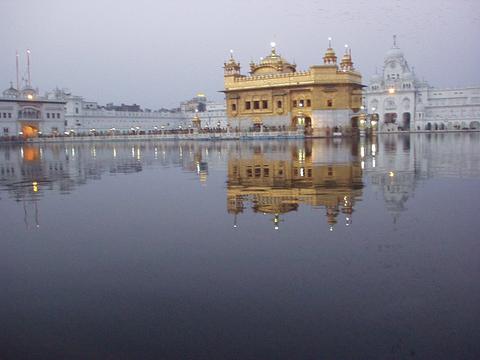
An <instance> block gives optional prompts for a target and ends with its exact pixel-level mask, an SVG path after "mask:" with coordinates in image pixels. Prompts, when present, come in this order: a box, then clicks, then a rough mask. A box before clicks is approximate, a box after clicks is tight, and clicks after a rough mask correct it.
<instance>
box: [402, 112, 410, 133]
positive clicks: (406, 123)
mask: <svg viewBox="0 0 480 360" xmlns="http://www.w3.org/2000/svg"><path fill="white" fill-rule="evenodd" d="M402 118H403V121H402V129H403V130H407V131H408V130H410V119H411V114H410V113H409V112H405V113H403V115H402Z"/></svg>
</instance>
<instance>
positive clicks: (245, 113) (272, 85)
mask: <svg viewBox="0 0 480 360" xmlns="http://www.w3.org/2000/svg"><path fill="white" fill-rule="evenodd" d="M224 79H225V90H224V92H225V94H226V101H227V116H228V122H229V125H230V127H231V128H233V129H238V130H246V129H252V130H258V131H261V130H262V129H263V128H264V127H268V128H276V129H289V130H297V129H303V128H305V132H306V134H307V135H317V136H328V135H331V134H332V133H333V132H334V131H341V132H343V133H351V132H354V131H355V130H356V128H357V127H358V112H359V110H360V107H361V100H362V77H361V74H360V73H359V72H357V71H355V69H354V67H353V62H352V57H351V52H350V50H349V49H348V48H347V49H346V50H345V54H344V56H343V57H342V60H341V62H340V64H337V56H336V55H335V51H334V50H333V48H332V46H331V44H330V46H329V48H328V49H327V52H326V54H325V56H324V57H323V64H322V65H313V66H311V67H310V69H309V70H307V71H300V72H299V71H297V69H296V65H295V64H292V63H289V62H288V61H286V60H285V59H284V58H283V57H281V56H280V55H279V54H278V53H277V51H276V47H275V44H274V43H272V49H271V52H270V54H269V55H268V56H267V57H265V58H264V59H262V60H261V61H260V63H258V64H256V63H253V62H252V63H251V64H250V74H249V75H248V76H247V75H242V74H241V72H240V64H239V63H238V62H237V61H236V60H235V59H234V58H233V56H231V58H230V59H229V60H228V61H227V62H226V63H225V64H224Z"/></svg>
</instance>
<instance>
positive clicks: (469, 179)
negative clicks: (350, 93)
mask: <svg viewBox="0 0 480 360" xmlns="http://www.w3.org/2000/svg"><path fill="white" fill-rule="evenodd" d="M479 185H480V136H479V134H478V133H470V134H433V135H429V134H423V135H412V136H408V135H384V136H381V137H379V138H377V139H374V140H373V141H371V140H368V141H367V140H365V139H360V140H358V141H352V140H348V139H334V140H313V141H312V140H310V141H264V142H256V141H246V142H185V143H181V142H180V143H178V142H154V141H152V142H117V143H95V144H88V143H81V144H69V143H65V144H45V145H34V144H29V145H23V146H19V145H9V146H7V145H2V146H0V214H1V215H2V216H0V228H1V229H2V233H3V234H2V239H1V241H0V246H1V251H0V254H1V255H0V263H1V264H2V265H1V268H0V283H2V284H4V285H5V288H4V289H5V291H3V292H2V293H3V294H4V295H5V296H3V297H2V299H1V300H0V317H1V318H2V319H3V328H4V330H5V331H4V332H3V333H2V334H1V335H0V343H1V344H2V351H3V353H4V354H5V356H6V358H18V357H19V354H20V355H21V354H24V355H25V356H24V357H31V356H33V355H32V354H49V355H51V356H52V357H68V358H85V357H94V358H95V357H99V358H103V357H115V356H116V357H120V358H124V357H141V358H150V357H151V358H158V357H164V358H179V357H182V358H189V357H190V358H192V357H194V358H202V357H203V358H212V357H214V358H216V357H219V358H231V357H240V358H266V357H274V358H309V357H314V358H318V357H326V358H379V359H383V358H407V357H418V358H469V357H474V355H476V354H478V351H479V346H478V342H477V341H476V339H477V336H478V330H476V329H477V324H478V321H479V320H480V312H479V311H478V303H480V287H479V285H478V281H477V278H478V264H479V259H480V245H479V243H478V241H477V240H476V239H477V237H478V234H477V233H478V230H479V227H478V225H477V222H478V221H477V219H476V217H477V214H478V211H479V210H480V206H479V204H480V193H479V191H478V188H479V187H478V186H479ZM19 318H21V319H22V321H18V319H19ZM104 344H108V346H106V347H105V346H103V345H104ZM345 344H348V346H345ZM0 355H3V354H0ZM0 357H1V356H0ZM20 357H22V356H20ZM43 357H45V356H43Z"/></svg>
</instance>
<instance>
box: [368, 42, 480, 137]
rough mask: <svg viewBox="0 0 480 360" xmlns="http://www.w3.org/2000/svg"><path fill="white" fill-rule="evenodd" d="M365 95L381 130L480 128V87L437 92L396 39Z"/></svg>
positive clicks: (369, 108) (369, 111)
mask: <svg viewBox="0 0 480 360" xmlns="http://www.w3.org/2000/svg"><path fill="white" fill-rule="evenodd" d="M364 96H365V107H366V109H367V112H368V113H369V114H377V115H378V120H379V124H378V130H379V131H384V132H388V131H398V130H406V131H423V130H460V129H480V86H475V87H466V88H461V89H436V88H433V87H431V86H429V85H428V83H427V82H425V81H420V80H419V79H418V78H417V76H416V74H415V72H414V71H413V68H411V67H410V66H409V64H408V62H407V60H406V59H405V56H404V54H403V52H402V51H401V50H400V48H399V47H398V46H397V43H396V39H395V37H394V42H393V46H392V48H391V49H390V50H389V51H388V52H387V54H386V56H385V60H384V66H383V72H382V73H381V74H375V75H373V76H372V78H371V80H370V83H369V85H368V87H367V88H366V89H365V92H364Z"/></svg>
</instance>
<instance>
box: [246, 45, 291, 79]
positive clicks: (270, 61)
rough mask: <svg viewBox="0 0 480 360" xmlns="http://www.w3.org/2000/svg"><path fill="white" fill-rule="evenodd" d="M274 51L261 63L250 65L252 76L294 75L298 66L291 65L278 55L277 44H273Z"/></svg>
mask: <svg viewBox="0 0 480 360" xmlns="http://www.w3.org/2000/svg"><path fill="white" fill-rule="evenodd" d="M271 46H272V50H271V52H270V54H269V55H268V56H266V57H265V58H262V59H261V60H260V63H258V64H255V63H254V62H251V63H250V73H251V74H252V75H262V74H271V73H293V72H295V71H296V68H297V66H296V65H295V64H291V63H289V62H288V61H286V60H285V59H284V58H282V57H281V56H280V55H279V54H277V50H276V48H275V43H271Z"/></svg>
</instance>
